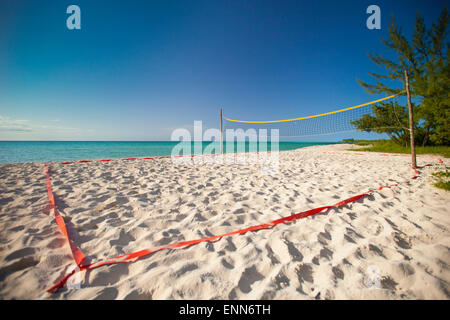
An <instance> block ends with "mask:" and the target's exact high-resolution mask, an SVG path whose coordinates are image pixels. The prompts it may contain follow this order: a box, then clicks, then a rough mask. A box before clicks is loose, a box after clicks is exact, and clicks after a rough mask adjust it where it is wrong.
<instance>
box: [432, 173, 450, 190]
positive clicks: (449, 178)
mask: <svg viewBox="0 0 450 320" xmlns="http://www.w3.org/2000/svg"><path fill="white" fill-rule="evenodd" d="M448 169H450V168H449V167H445V171H438V172H433V173H432V175H433V177H434V178H435V180H436V182H435V183H434V184H433V185H434V186H435V187H437V188H440V189H444V190H446V191H450V171H449V170H448Z"/></svg>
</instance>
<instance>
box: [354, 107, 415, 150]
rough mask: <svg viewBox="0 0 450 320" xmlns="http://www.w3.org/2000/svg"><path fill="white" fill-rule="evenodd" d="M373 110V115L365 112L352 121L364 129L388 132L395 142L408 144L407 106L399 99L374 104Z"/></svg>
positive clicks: (358, 127) (360, 128)
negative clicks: (400, 103)
mask: <svg viewBox="0 0 450 320" xmlns="http://www.w3.org/2000/svg"><path fill="white" fill-rule="evenodd" d="M372 111H373V114H374V115H373V116H372V115H370V114H365V115H363V116H362V117H361V118H360V119H358V120H354V121H350V123H351V124H353V125H354V126H355V127H356V128H357V129H359V130H362V131H367V132H372V131H375V132H377V133H386V134H387V135H388V136H389V137H390V138H391V139H392V140H393V141H394V142H396V143H398V144H400V145H404V146H407V145H408V140H409V130H408V129H407V127H408V112H407V111H406V109H405V107H403V106H400V105H399V104H398V103H397V101H395V102H393V101H391V102H388V103H380V104H379V105H374V106H373V107H372Z"/></svg>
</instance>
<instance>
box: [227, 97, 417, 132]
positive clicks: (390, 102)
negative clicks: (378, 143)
mask: <svg viewBox="0 0 450 320" xmlns="http://www.w3.org/2000/svg"><path fill="white" fill-rule="evenodd" d="M401 94H402V93H398V94H394V95H391V96H388V97H385V98H381V99H378V100H374V101H370V102H366V103H363V104H359V105H356V106H352V107H347V108H342V109H339V110H334V111H330V112H326V113H321V114H316V115H309V116H303V117H298V118H292V119H284V120H265V121H260V120H236V119H230V118H227V117H224V118H223V120H224V121H223V128H224V131H226V130H227V129H233V130H238V129H242V130H244V131H246V130H248V129H254V130H261V129H266V130H267V131H268V132H270V130H271V129H278V132H279V137H280V138H282V137H284V138H300V137H310V136H319V135H332V134H335V133H342V132H356V131H357V130H358V124H359V127H364V131H368V130H369V131H373V132H378V133H383V132H386V131H389V129H393V130H408V129H407V126H408V125H407V122H405V120H406V119H407V110H406V109H405V107H404V106H402V105H400V103H399V102H400V101H399V99H401V98H402V96H401ZM359 130H361V129H359ZM224 137H226V136H224Z"/></svg>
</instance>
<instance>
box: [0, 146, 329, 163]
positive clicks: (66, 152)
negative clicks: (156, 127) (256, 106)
mask: <svg viewBox="0 0 450 320" xmlns="http://www.w3.org/2000/svg"><path fill="white" fill-rule="evenodd" d="M178 143H179V142H177V141H142V142H141V141H0V163H20V162H53V161H73V160H95V159H117V158H131V157H133V158H135V157H152V156H170V155H171V153H172V149H173V148H174V147H175V146H176V145H177V144H178ZM335 143H336V142H280V143H279V150H280V151H282V150H294V149H299V148H304V147H309V146H314V145H325V144H335ZM189 144H190V145H191V146H190V147H191V152H190V154H196V153H198V152H194V142H192V143H189V142H187V143H185V147H189ZM211 144H214V146H215V147H216V148H217V149H216V150H217V151H216V152H214V150H212V152H210V151H211V148H212V145H211ZM237 144H238V143H237V142H235V145H234V147H235V150H237V147H238V145H237ZM241 144H244V143H241ZM219 145H220V144H219V143H214V142H209V141H208V142H202V150H203V151H202V152H204V151H206V152H204V153H219V150H218V149H219V148H218V147H219ZM241 147H242V145H241ZM258 147H259V146H258ZM185 150H186V151H188V149H185ZM245 150H246V152H247V151H249V143H248V142H247V143H245ZM267 150H268V151H270V143H267ZM208 151H209V152H208ZM225 151H226V150H225V146H224V152H225ZM186 153H188V152H186Z"/></svg>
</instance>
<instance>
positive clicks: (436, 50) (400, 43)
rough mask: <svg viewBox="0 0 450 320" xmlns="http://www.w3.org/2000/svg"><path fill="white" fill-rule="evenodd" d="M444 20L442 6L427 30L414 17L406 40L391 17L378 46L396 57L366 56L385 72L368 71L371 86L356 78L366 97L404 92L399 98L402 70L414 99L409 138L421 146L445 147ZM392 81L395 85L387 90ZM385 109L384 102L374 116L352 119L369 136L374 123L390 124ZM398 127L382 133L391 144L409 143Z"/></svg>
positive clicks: (449, 120) (448, 136) (448, 115)
mask: <svg viewBox="0 0 450 320" xmlns="http://www.w3.org/2000/svg"><path fill="white" fill-rule="evenodd" d="M449 17H450V16H449V13H448V10H447V7H444V9H443V10H442V13H441V15H440V17H439V18H438V19H437V21H436V22H435V23H433V24H432V27H431V28H430V29H428V30H427V28H426V26H425V22H424V19H423V17H421V16H420V14H418V15H417V18H416V22H415V28H414V33H413V35H412V39H411V40H408V39H407V38H406V37H405V36H404V35H403V33H402V30H401V29H400V28H399V27H398V26H396V25H395V23H394V19H392V23H391V25H390V26H389V28H388V29H389V38H388V39H387V40H384V39H383V40H382V43H383V44H384V45H385V46H386V47H387V48H388V49H390V50H392V51H394V52H395V53H396V56H397V59H396V60H395V61H393V60H389V59H386V58H384V57H382V56H380V55H378V54H370V53H369V54H368V55H369V58H370V59H371V60H372V61H373V62H374V63H375V64H376V65H377V66H378V67H381V68H384V69H385V72H386V74H378V73H370V75H371V76H372V77H373V78H375V79H376V81H377V82H376V83H375V84H369V83H366V82H364V81H361V80H358V82H359V83H360V85H361V86H363V87H364V88H365V89H366V90H367V91H368V92H369V93H377V94H379V93H384V94H389V95H390V94H396V93H401V92H403V93H402V94H403V95H405V92H404V89H403V88H404V70H407V72H408V75H409V81H410V91H411V95H412V98H417V100H418V101H419V104H418V105H417V106H414V105H413V111H414V120H415V123H414V127H415V135H416V136H415V137H414V139H415V141H417V140H419V141H420V142H421V144H422V145H423V146H425V145H427V144H434V145H449V144H450V97H449V92H450V66H449V64H448V60H449V59H448V58H449V55H450V53H449V50H448V48H449V41H448V26H449V24H450V18H449ZM393 80H394V81H397V83H399V84H400V86H397V87H392V86H390V84H391V83H392V81H393ZM387 107H389V105H386V104H381V109H376V108H380V107H379V106H374V107H373V108H374V109H373V110H374V113H375V117H371V118H370V116H369V117H368V116H365V118H364V117H363V118H362V119H360V120H358V121H356V123H355V125H356V126H357V128H358V129H359V130H362V131H369V132H370V131H371V130H370V129H371V128H374V126H376V125H381V124H383V123H389V120H391V122H392V121H393V120H392V119H389V111H388V110H386V108H387ZM391 107H392V106H391ZM383 108H384V109H383ZM398 110H402V111H400V112H401V113H402V112H403V111H405V110H407V109H406V107H405V106H403V107H400V106H398ZM376 111H377V112H378V114H377V113H376ZM399 118H400V122H401V123H402V124H408V119H407V118H406V119H404V118H403V117H400V116H399ZM405 120H406V122H405ZM397 127H399V128H398V129H394V128H392V129H391V130H386V131H384V132H385V133H387V134H389V135H390V136H391V137H392V140H393V141H395V142H396V143H398V144H401V145H403V144H404V143H405V141H406V142H407V140H408V139H405V135H408V134H409V133H408V132H405V131H404V130H403V129H401V126H398V125H397ZM404 127H408V125H404ZM375 131H377V130H375ZM377 132H380V131H377ZM381 132H383V130H381ZM419 141H418V142H419Z"/></svg>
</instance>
